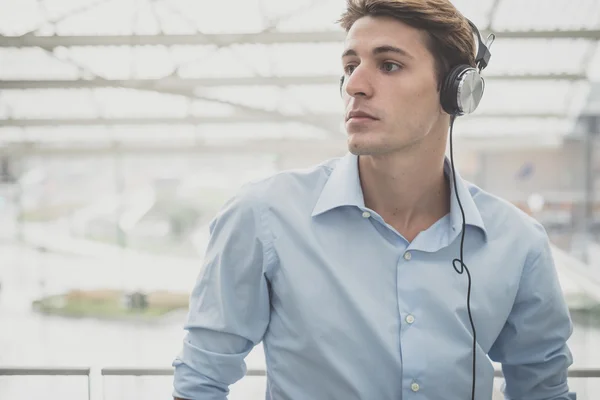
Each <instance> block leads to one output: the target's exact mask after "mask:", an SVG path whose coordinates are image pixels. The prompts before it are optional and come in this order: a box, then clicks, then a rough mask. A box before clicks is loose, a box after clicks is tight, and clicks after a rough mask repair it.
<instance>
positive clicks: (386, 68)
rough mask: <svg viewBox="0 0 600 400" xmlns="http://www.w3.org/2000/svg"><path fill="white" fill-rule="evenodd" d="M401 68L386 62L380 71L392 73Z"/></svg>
mask: <svg viewBox="0 0 600 400" xmlns="http://www.w3.org/2000/svg"><path fill="white" fill-rule="evenodd" d="M401 68H402V67H401V66H400V65H399V64H396V63H393V62H389V61H386V62H384V63H382V64H381V69H383V70H384V71H385V72H394V71H397V70H399V69H401Z"/></svg>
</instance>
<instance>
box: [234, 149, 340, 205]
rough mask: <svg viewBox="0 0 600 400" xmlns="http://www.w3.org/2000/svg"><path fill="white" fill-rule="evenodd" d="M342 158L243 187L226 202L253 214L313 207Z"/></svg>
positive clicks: (271, 176)
mask: <svg viewBox="0 0 600 400" xmlns="http://www.w3.org/2000/svg"><path fill="white" fill-rule="evenodd" d="M339 160H340V158H331V159H327V160H324V161H323V162H321V163H318V164H316V165H313V166H311V167H308V168H297V169H288V170H284V171H280V172H277V173H274V174H271V175H269V176H266V177H263V178H260V179H257V180H253V181H249V182H247V183H245V184H243V185H242V186H241V187H240V188H239V189H238V190H237V191H236V192H235V193H234V195H233V196H232V197H231V198H230V199H229V200H228V201H227V202H226V203H225V207H224V208H230V207H235V208H236V209H240V210H244V211H247V212H248V211H252V212H254V213H257V212H260V211H262V210H265V209H273V208H290V207H293V206H294V205H305V206H309V205H311V204H312V205H314V203H315V202H316V200H317V199H318V197H319V195H320V194H321V191H322V189H323V186H324V185H325V183H326V182H327V180H328V178H329V176H330V175H331V172H332V171H333V169H335V166H336V165H337V163H338V162H339Z"/></svg>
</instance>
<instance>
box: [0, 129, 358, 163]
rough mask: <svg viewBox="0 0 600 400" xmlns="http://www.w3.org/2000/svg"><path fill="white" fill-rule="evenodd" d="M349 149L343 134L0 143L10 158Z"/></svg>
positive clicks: (341, 151)
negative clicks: (330, 136) (224, 141)
mask: <svg viewBox="0 0 600 400" xmlns="http://www.w3.org/2000/svg"><path fill="white" fill-rule="evenodd" d="M347 150H348V148H347V145H346V139H345V137H344V136H343V135H341V134H340V136H339V137H338V138H336V139H313V138H311V139H306V140H302V139H256V140H234V141H232V142H231V143H227V144H214V145H213V144H208V143H203V142H202V140H201V139H199V140H198V143H171V142H168V141H163V142H160V143H157V144H149V143H125V142H119V143H110V142H108V141H106V142H101V143H87V142H86V143H77V144H74V143H71V142H65V143H64V144H62V145H59V144H56V143H50V144H48V145H47V146H46V145H44V144H43V143H39V142H31V143H14V144H11V145H5V146H4V147H2V146H0V154H3V153H6V154H10V155H11V157H15V158H18V157H24V156H30V155H41V156H52V157H63V156H67V157H69V158H71V157H75V156H77V157H87V156H96V155H107V154H114V153H115V152H118V153H122V154H131V155H162V156H166V155H185V154H206V155H215V154H280V155H301V154H310V155H311V156H316V155H322V156H323V157H329V156H335V155H341V154H344V153H345V152H346V151H347Z"/></svg>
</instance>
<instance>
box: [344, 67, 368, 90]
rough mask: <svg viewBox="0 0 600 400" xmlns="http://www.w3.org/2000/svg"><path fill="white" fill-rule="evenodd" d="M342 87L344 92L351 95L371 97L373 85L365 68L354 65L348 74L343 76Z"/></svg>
mask: <svg viewBox="0 0 600 400" xmlns="http://www.w3.org/2000/svg"><path fill="white" fill-rule="evenodd" d="M343 87H344V90H343V92H345V93H346V94H348V95H349V96H351V97H371V96H372V95H373V85H372V83H371V80H370V77H369V73H368V71H367V70H366V68H362V67H361V66H360V65H358V66H356V67H355V68H354V70H353V71H352V73H351V74H350V75H349V76H345V78H344V82H343Z"/></svg>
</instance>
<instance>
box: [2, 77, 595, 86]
mask: <svg viewBox="0 0 600 400" xmlns="http://www.w3.org/2000/svg"><path fill="white" fill-rule="evenodd" d="M485 78H486V80H502V81H516V80H534V81H540V80H563V81H578V80H585V79H586V76H585V75H583V74H535V75H533V74H521V75H486V77H485ZM339 80H340V77H339V75H333V74H332V75H315V76H247V77H210V78H179V77H167V78H162V79H125V80H120V79H102V78H94V79H71V80H0V89H4V90H7V89H63V88H64V89H83V88H121V87H126V88H128V89H140V90H160V89H170V90H190V89H193V88H197V87H217V86H282V87H283V86H291V85H324V84H333V85H337V84H338V83H339Z"/></svg>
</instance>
